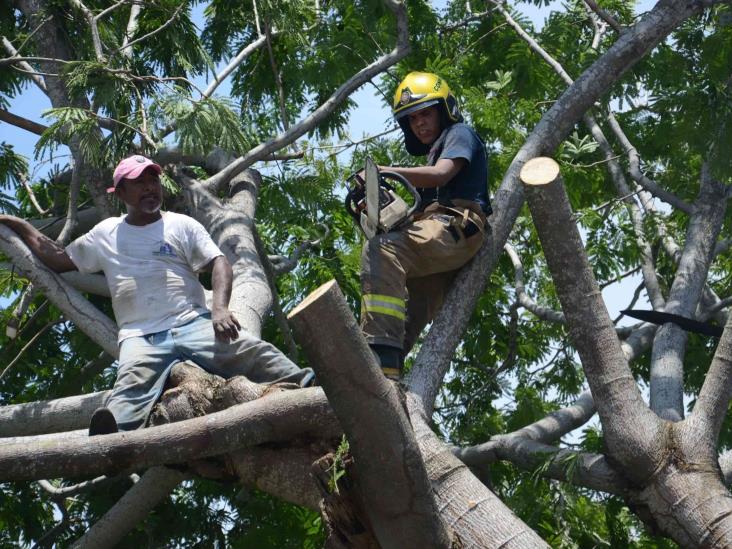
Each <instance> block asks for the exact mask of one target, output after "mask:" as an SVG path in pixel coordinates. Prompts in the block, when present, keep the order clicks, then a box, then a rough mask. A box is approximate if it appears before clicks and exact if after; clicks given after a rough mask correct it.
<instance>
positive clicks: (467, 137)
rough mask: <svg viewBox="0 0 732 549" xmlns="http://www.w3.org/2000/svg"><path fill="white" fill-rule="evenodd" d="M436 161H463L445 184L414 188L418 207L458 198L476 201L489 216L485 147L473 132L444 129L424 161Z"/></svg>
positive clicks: (464, 128) (454, 127)
mask: <svg viewBox="0 0 732 549" xmlns="http://www.w3.org/2000/svg"><path fill="white" fill-rule="evenodd" d="M440 158H450V159H455V158H464V159H465V160H466V163H465V166H463V167H462V169H461V170H460V171H459V172H458V173H457V175H456V176H455V177H453V178H452V179H451V180H450V181H448V182H447V183H446V184H445V185H443V186H441V187H436V188H431V189H417V190H418V191H419V194H420V195H421V196H422V207H423V208H424V207H425V206H427V205H428V204H430V203H431V202H435V201H439V202H441V203H444V204H449V201H450V200H452V199H455V198H458V199H461V200H472V201H473V202H477V203H478V204H480V207H481V209H482V210H483V211H484V212H485V214H486V215H489V214H490V213H491V211H492V210H491V203H490V200H489V198H488V160H487V158H486V152H485V144H484V143H483V140H482V139H481V138H480V137H479V136H478V134H477V133H475V130H473V128H471V127H470V126H468V125H466V124H461V123H458V124H453V125H452V126H448V127H447V128H445V129H444V130H443V132H442V133H441V134H440V137H438V138H437V141H435V142H434V143H433V144H432V147H431V148H430V152H429V153H428V155H427V161H428V163H429V165H430V166H434V165H435V164H436V163H437V161H438V160H439V159H440Z"/></svg>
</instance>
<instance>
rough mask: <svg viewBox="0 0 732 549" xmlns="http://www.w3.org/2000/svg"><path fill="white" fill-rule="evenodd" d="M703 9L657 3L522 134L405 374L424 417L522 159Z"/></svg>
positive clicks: (545, 147) (506, 225)
mask: <svg viewBox="0 0 732 549" xmlns="http://www.w3.org/2000/svg"><path fill="white" fill-rule="evenodd" d="M702 9H703V6H702V5H700V4H698V3H696V2H693V1H690V0H669V1H667V2H661V3H658V4H657V5H656V6H655V7H654V9H653V10H651V11H650V12H649V13H648V14H647V15H646V16H645V17H644V18H643V19H641V20H640V21H638V22H637V23H636V24H635V25H633V26H632V27H629V28H628V30H627V31H626V32H625V33H623V35H622V36H620V37H619V39H618V40H617V42H615V44H613V45H612V46H611V47H610V48H609V49H608V51H607V52H606V53H604V54H603V55H602V56H600V57H599V58H598V59H597V61H595V62H594V63H593V64H592V65H591V66H590V67H589V68H588V69H587V70H586V71H585V72H584V73H583V74H582V75H581V76H580V77H579V78H577V80H576V81H575V83H574V84H572V85H571V86H570V87H569V88H567V90H566V91H565V92H564V93H563V94H562V95H561V96H560V97H559V98H558V99H557V101H555V102H554V104H553V105H552V107H551V108H550V109H549V110H548V111H547V112H546V113H545V114H544V116H543V117H542V119H541V120H540V121H539V123H538V124H537V125H536V127H535V128H534V129H533V130H532V132H531V134H530V135H529V136H528V137H527V139H526V141H525V143H524V145H523V146H522V147H521V149H520V150H519V152H518V153H517V154H516V156H515V157H514V159H513V161H512V162H511V165H510V167H509V169H508V170H507V171H506V174H505V175H504V177H503V181H502V182H501V186H500V188H499V189H498V191H497V192H496V195H495V198H494V200H493V209H494V211H495V212H496V213H495V214H494V215H493V216H492V217H491V219H490V224H491V225H492V227H493V233H492V234H491V235H490V236H489V235H486V241H485V243H484V244H483V247H482V248H481V250H480V251H479V252H478V254H477V255H476V257H475V259H474V260H473V261H472V262H471V264H470V266H469V267H468V268H466V269H463V271H462V272H461V273H460V274H459V275H458V277H457V279H456V281H455V283H454V284H453V287H452V289H451V290H450V293H449V294H448V295H447V297H446V299H445V305H443V307H442V309H441V310H440V312H439V314H438V315H437V318H436V319H435V321H434V322H433V323H432V329H431V330H430V333H429V335H428V336H427V338H426V339H425V342H424V343H423V344H422V347H421V348H420V352H419V355H418V356H417V359H416V361H415V366H414V367H413V368H412V371H411V372H410V374H409V376H408V377H407V380H406V381H407V382H408V384H409V389H410V391H411V392H412V393H414V395H415V396H416V397H417V398H419V399H420V400H421V401H422V403H423V409H424V412H425V413H426V414H428V415H429V413H430V412H431V410H432V407H433V405H434V402H435V398H436V396H437V393H438V389H439V386H440V383H441V381H442V378H443V377H444V375H445V372H446V371H447V369H448V368H449V365H450V358H451V357H452V355H453V353H454V350H455V348H456V347H457V345H458V343H459V342H460V338H461V336H462V333H463V331H464V330H465V326H466V325H467V323H468V320H469V318H470V314H471V311H472V310H473V307H474V304H475V302H476V300H477V299H478V296H479V295H480V294H481V292H482V291H483V287H484V285H485V282H486V279H487V276H488V275H489V273H491V272H492V271H493V269H494V268H495V266H496V265H497V263H498V257H499V251H500V250H502V248H503V245H504V244H505V242H506V240H507V238H508V235H509V233H510V231H511V227H512V226H513V224H514V221H515V219H516V217H517V216H518V213H519V211H520V209H521V206H522V204H523V200H524V196H523V190H522V189H521V185H520V183H519V180H518V173H519V171H520V169H521V167H522V166H523V164H524V162H526V161H527V160H529V159H531V158H533V157H536V156H539V155H541V154H548V153H551V152H552V151H554V150H555V149H556V147H557V146H558V145H559V144H560V143H561V141H562V140H563V139H564V138H565V137H566V136H567V135H568V134H569V132H570V131H571V130H572V128H573V127H574V125H575V124H576V123H577V122H578V121H579V120H580V119H581V118H582V115H583V114H584V113H585V112H586V111H587V109H589V108H590V107H591V106H592V105H593V104H594V102H595V101H597V100H598V99H599V98H600V97H601V96H602V95H603V94H604V93H605V92H606V91H607V90H608V89H609V88H610V86H611V85H612V84H613V83H614V82H616V81H617V80H618V79H619V78H621V77H622V75H623V74H624V73H625V72H626V71H627V70H629V69H630V68H631V67H632V66H633V65H635V63H637V62H638V61H639V60H640V59H641V58H643V56H644V55H645V54H646V53H647V52H648V51H650V50H651V49H653V48H654V47H655V46H656V45H657V44H658V43H659V42H661V41H662V40H663V39H664V38H665V37H666V36H667V35H668V34H669V33H670V32H671V31H673V30H674V29H675V28H676V27H677V26H678V25H679V24H680V23H681V22H683V21H684V20H685V19H687V18H688V17H691V16H692V15H695V14H697V13H699V12H700V11H701V10H702Z"/></svg>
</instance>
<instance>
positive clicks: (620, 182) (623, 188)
mask: <svg viewBox="0 0 732 549" xmlns="http://www.w3.org/2000/svg"><path fill="white" fill-rule="evenodd" d="M491 1H492V2H493V3H494V5H496V8H497V9H498V11H500V12H501V14H502V15H503V17H504V18H505V19H506V22H507V23H508V24H509V25H511V27H512V28H513V29H514V30H515V31H516V33H517V34H518V35H519V36H520V37H521V38H522V39H523V40H524V41H525V42H526V43H527V44H528V45H529V47H530V48H531V50H532V51H534V52H536V53H537V54H538V55H539V56H540V57H541V58H542V59H543V60H544V61H545V62H546V63H547V64H548V65H549V66H550V67H552V68H553V69H554V71H555V72H556V73H557V74H558V75H559V77H560V78H561V79H562V80H563V81H564V82H565V83H567V84H568V85H570V86H571V85H572V84H573V83H574V80H573V79H572V77H571V76H570V75H569V73H567V71H566V70H565V69H564V67H563V66H562V64H561V63H559V62H558V61H557V60H556V59H554V57H552V56H551V55H550V54H549V53H548V52H547V51H546V50H544V48H542V47H541V46H540V45H539V43H538V42H537V41H536V40H534V39H533V38H532V37H531V36H530V35H529V34H528V33H527V32H526V31H525V30H524V29H523V27H521V25H519V24H518V23H517V22H516V21H515V20H514V19H513V18H512V17H511V14H510V13H509V12H508V11H507V10H506V9H505V8H504V7H503V6H502V5H501V4H500V3H499V2H497V0H491ZM588 5H590V4H589V3H588ZM591 7H592V6H591ZM596 7H597V5H596V4H595V5H594V8H596ZM594 8H593V9H594ZM583 120H584V123H585V126H587V128H588V130H589V131H590V133H591V134H592V137H593V138H594V139H595V141H597V143H598V145H599V146H600V150H601V152H602V154H603V156H604V157H605V162H606V164H607V168H608V171H609V172H610V176H611V178H612V181H613V183H614V184H615V187H616V190H617V192H618V195H619V196H620V197H622V200H623V203H624V204H625V206H626V208H627V209H628V213H629V214H630V218H631V221H632V223H633V228H634V230H635V236H636V241H637V243H638V247H639V248H640V251H641V266H642V272H643V280H644V283H645V286H646V291H647V292H648V296H649V298H650V300H651V303H652V304H653V306H654V308H660V307H663V306H664V305H665V301H664V299H663V295H662V294H661V290H660V285H659V283H658V277H657V275H656V269H655V265H654V262H653V253H652V250H651V246H650V243H649V242H648V241H647V240H646V239H645V237H644V232H645V231H644V228H643V219H642V216H641V214H640V209H639V208H638V205H637V204H636V202H635V200H634V199H633V197H632V196H631V195H632V193H631V190H630V187H629V186H628V184H627V182H626V180H625V175H624V174H623V169H622V167H621V166H620V163H619V162H618V161H617V156H616V155H615V153H614V151H613V150H612V147H611V146H610V143H609V142H608V140H607V138H606V137H605V134H604V133H603V131H602V129H601V128H600V126H599V124H598V123H597V122H596V121H595V118H594V116H593V115H592V114H591V113H590V112H587V113H585V115H584V116H583Z"/></svg>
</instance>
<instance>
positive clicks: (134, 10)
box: [121, 2, 142, 59]
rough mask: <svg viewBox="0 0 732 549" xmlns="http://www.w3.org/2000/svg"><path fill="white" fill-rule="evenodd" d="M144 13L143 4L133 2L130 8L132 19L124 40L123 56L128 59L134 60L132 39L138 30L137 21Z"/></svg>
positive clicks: (129, 21)
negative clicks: (131, 45)
mask: <svg viewBox="0 0 732 549" xmlns="http://www.w3.org/2000/svg"><path fill="white" fill-rule="evenodd" d="M141 11H142V4H141V3H139V2H133V4H132V7H130V18H129V19H128V20H127V29H126V30H125V37H124V40H122V48H121V50H122V55H124V56H125V57H127V58H130V59H131V58H132V48H130V38H132V35H133V34H135V31H136V30H137V21H138V19H139V17H140V12H141Z"/></svg>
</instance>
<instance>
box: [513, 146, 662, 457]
mask: <svg viewBox="0 0 732 549" xmlns="http://www.w3.org/2000/svg"><path fill="white" fill-rule="evenodd" d="M521 179H522V181H523V182H524V184H525V191H526V201H527V204H528V206H529V210H530V211H531V216H532V218H533V220H534V224H535V225H536V230H537V232H538V235H539V239H540V241H541V245H542V249H543V250H544V255H545V257H546V260H547V264H548V265H549V270H550V272H551V275H552V280H553V281H554V285H555V287H556V290H557V295H558V297H559V301H560V302H561V304H562V310H563V311H564V315H565V317H566V319H567V326H568V327H569V337H570V340H571V341H572V344H573V346H574V348H575V349H577V353H578V354H579V356H580V359H581V360H582V367H583V369H584V371H585V375H586V376H587V381H588V382H589V384H590V389H591V390H592V395H593V397H594V399H595V404H596V406H597V410H598V413H599V415H600V420H601V422H602V426H603V432H604V433H605V437H606V438H607V439H608V444H611V445H614V444H617V445H627V444H628V441H633V444H638V445H648V442H647V441H648V438H649V436H648V426H655V428H660V427H659V422H658V420H657V418H654V416H653V414H652V413H651V412H650V411H649V410H648V408H646V405H645V403H644V402H643V398H642V396H641V394H640V391H639V390H638V387H637V385H636V383H635V379H634V378H633V374H632V373H631V371H630V368H629V367H628V363H627V361H626V360H625V358H624V356H623V353H622V350H621V348H620V342H619V341H618V338H617V335H616V334H615V327H614V326H613V324H612V321H611V320H610V317H609V316H608V313H607V309H606V308H605V304H604V302H603V301H602V294H601V293H600V289H599V288H598V287H597V282H596V281H595V278H594V276H593V274H592V268H591V267H590V265H589V262H588V260H587V254H586V252H585V249H584V246H583V245H582V239H581V238H580V235H579V231H578V230H577V226H576V224H575V223H574V221H573V214H572V210H571V208H570V205H569V199H568V198H567V194H566V192H565V189H564V185H563V183H562V179H561V176H560V175H559V166H558V165H557V163H556V162H554V161H553V160H551V159H549V158H542V157H539V158H536V159H533V160H531V161H529V162H527V163H526V164H525V165H524V167H523V168H522V170H521ZM643 420H645V423H644V421H643ZM651 428H653V427H651ZM651 438H652V437H651Z"/></svg>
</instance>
